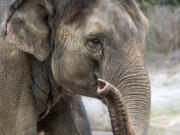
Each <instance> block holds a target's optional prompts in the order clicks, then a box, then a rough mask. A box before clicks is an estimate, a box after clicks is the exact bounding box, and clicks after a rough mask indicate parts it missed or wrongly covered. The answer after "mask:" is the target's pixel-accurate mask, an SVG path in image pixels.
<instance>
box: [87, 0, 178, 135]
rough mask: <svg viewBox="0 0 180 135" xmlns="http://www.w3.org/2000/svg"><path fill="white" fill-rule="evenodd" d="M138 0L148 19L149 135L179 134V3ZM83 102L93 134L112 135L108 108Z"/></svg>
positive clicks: (146, 55) (146, 52) (168, 0)
mask: <svg viewBox="0 0 180 135" xmlns="http://www.w3.org/2000/svg"><path fill="white" fill-rule="evenodd" d="M137 1H138V2H139V5H140V8H141V9H142V11H143V12H144V14H145V15H146V17H147V18H148V19H149V32H148V34H147V39H146V45H145V46H144V48H145V49H144V52H145V56H144V57H145V60H146V65H147V69H148V71H149V76H150V80H151V89H152V109H151V121H150V129H149V133H148V135H180V0H137ZM83 101H84V103H85V107H86V109H87V112H88V115H89V119H90V122H91V126H92V129H93V130H94V135H112V133H111V124H110V120H109V114H108V112H107V108H106V107H105V106H104V105H103V104H102V103H101V102H100V101H98V100H95V99H91V98H85V97H84V98H83ZM92 108H93V109H92Z"/></svg>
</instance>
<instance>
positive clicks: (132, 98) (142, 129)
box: [0, 0, 150, 135]
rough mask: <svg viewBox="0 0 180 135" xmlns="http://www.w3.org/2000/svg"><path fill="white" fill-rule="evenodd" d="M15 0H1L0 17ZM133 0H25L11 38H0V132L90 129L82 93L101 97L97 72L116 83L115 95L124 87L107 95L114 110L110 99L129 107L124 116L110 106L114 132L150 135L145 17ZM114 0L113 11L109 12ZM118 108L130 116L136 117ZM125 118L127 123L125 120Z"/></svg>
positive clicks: (70, 134)
mask: <svg viewBox="0 0 180 135" xmlns="http://www.w3.org/2000/svg"><path fill="white" fill-rule="evenodd" d="M9 2H10V0H9V1H7V0H1V1H0V7H3V8H1V9H0V21H1V22H3V16H4V14H5V12H6V10H5V9H6V8H4V7H6V6H7V4H8V3H9ZM121 2H122V3H121ZM134 2H135V1H134V0H128V1H127V3H126V2H124V1H123V0H122V1H121V0H117V3H116V2H112V0H105V1H104V2H103V0H100V1H99V2H98V1H96V0H62V1H59V0H53V1H51V0H39V1H37V0H25V1H22V3H21V4H20V5H19V6H18V7H17V10H16V11H15V12H14V14H13V15H12V16H10V18H9V20H8V23H7V34H6V36H5V37H4V36H3V35H1V36H0V135H12V134H13V135H36V134H38V133H40V132H42V131H43V132H45V134H49V135H59V134H60V135H79V134H80V135H91V129H90V125H89V122H88V118H87V114H86V111H85V109H84V106H83V104H82V101H81V97H80V96H79V95H84V96H89V97H95V98H100V97H98V92H97V89H98V87H99V84H100V83H98V80H97V79H98V78H102V79H104V80H106V81H107V82H109V83H110V84H112V85H113V86H112V87H110V88H109V89H116V92H115V93H117V91H119V92H120V93H119V94H117V97H118V98H115V99H114V98H113V97H114V96H112V95H113V94H110V95H109V94H108V96H107V98H106V96H105V95H103V96H102V97H103V98H102V100H103V101H104V102H105V103H106V104H107V105H108V107H109V108H113V107H111V106H110V104H111V103H112V104H116V102H118V103H117V104H118V105H119V104H120V101H122V102H123V103H122V109H124V108H125V110H126V111H125V112H127V113H126V115H127V116H126V115H125V114H124V113H120V112H121V111H120V112H118V111H117V110H116V109H114V110H113V109H110V110H109V112H110V117H111V120H112V126H113V132H114V134H115V135H117V134H120V135H128V134H130V135H144V134H146V132H147V127H148V123H149V112H150V88H149V79H148V75H147V72H146V68H145V66H144V60H143V48H142V46H143V43H144V38H145V27H146V26H145V25H146V19H145V17H144V16H143V14H142V13H141V11H140V10H139V9H138V6H137V5H136V3H134ZM123 3H126V4H128V5H129V7H126V4H125V5H123ZM117 4H119V5H121V6H122V7H124V8H119V7H116V6H115V5H117ZM113 6H115V7H116V8H115V10H111V8H112V7H113ZM121 6H120V7H121ZM104 7H105V8H107V10H105V8H104ZM131 7H132V8H131ZM1 11H2V12H1ZM117 11H118V12H119V11H122V14H117ZM125 11H127V12H125ZM105 12H106V15H107V16H110V15H112V17H115V18H111V19H112V20H113V21H110V22H108V21H106V19H108V18H107V16H103V15H102V14H104V13H105ZM97 16H98V17H97ZM121 19H122V20H125V21H124V22H123V21H122V22H121V21H120V20H121ZM81 20H82V21H81ZM105 22H106V23H107V24H106V23H105ZM108 23H109V24H108ZM111 24H112V25H111ZM96 31H97V32H96ZM94 32H96V33H98V36H97V37H95V35H96V34H94ZM109 32H111V36H109V35H108V34H109ZM89 33H90V34H89ZM99 33H100V34H99ZM119 33H120V34H121V35H119ZM86 35H88V36H87V37H86ZM105 35H108V36H107V38H105V37H106V36H105ZM100 39H103V41H101V40H100ZM102 42H103V43H102ZM117 43H118V44H119V43H120V44H121V45H120V46H119V45H117ZM83 44H85V45H84V46H83ZM102 44H103V45H104V48H103V47H102ZM106 44H108V45H106ZM87 45H88V46H87ZM105 45H106V46H105ZM102 48H103V49H102ZM117 51H118V52H119V53H117ZM112 65H113V66H112ZM110 86H111V85H110ZM102 88H104V87H102ZM110 91H111V93H113V92H114V91H113V90H110ZM77 94H78V95H77ZM106 94H107V93H106ZM119 95H120V96H119ZM104 96H105V98H104ZM119 97H121V98H120V99H119ZM111 98H113V99H114V100H111ZM116 100H119V101H116ZM106 101H107V102H106ZM110 101H113V102H110ZM118 105H117V106H115V107H114V108H117V107H118ZM120 108H121V107H120ZM113 111H115V112H116V111H117V112H116V113H114V112H113ZM113 113H114V114H115V115H117V114H118V115H119V116H121V115H122V116H123V117H125V118H124V119H126V118H127V117H128V119H130V122H129V121H128V120H127V121H123V120H122V119H121V120H119V118H118V117H115V116H114V115H112V114H113ZM113 117H114V118H116V119H117V121H118V122H119V123H118V122H114V120H113ZM115 121H116V120H115ZM126 122H127V123H128V124H129V126H127V127H126V126H125V127H124V128H123V127H121V126H120V125H127V123H126ZM117 123H118V124H117ZM116 126H117V127H120V128H121V130H120V131H119V130H118V131H117V130H116V129H117V127H116ZM124 129H125V130H127V131H128V132H130V131H131V130H132V132H130V133H126V132H125V130H124ZM120 132H121V133H120Z"/></svg>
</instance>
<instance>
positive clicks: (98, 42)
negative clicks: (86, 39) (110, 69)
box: [90, 38, 102, 46]
mask: <svg viewBox="0 0 180 135" xmlns="http://www.w3.org/2000/svg"><path fill="white" fill-rule="evenodd" d="M90 41H91V42H92V44H94V45H101V46H102V42H101V41H100V39H99V38H94V39H91V40H90Z"/></svg>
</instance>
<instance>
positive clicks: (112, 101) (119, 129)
mask: <svg viewBox="0 0 180 135" xmlns="http://www.w3.org/2000/svg"><path fill="white" fill-rule="evenodd" d="M98 84H99V85H98V90H97V94H98V96H99V97H101V98H102V99H103V100H104V101H105V103H106V104H107V106H108V110H109V115H110V118H111V123H112V129H113V133H114V135H135V132H134V131H133V128H132V124H131V120H130V116H129V114H128V110H127V108H126V106H125V103H124V100H123V97H122V95H121V93H120V91H119V90H118V89H117V88H116V87H114V86H112V85H111V84H109V83H108V82H106V81H104V80H102V79H98Z"/></svg>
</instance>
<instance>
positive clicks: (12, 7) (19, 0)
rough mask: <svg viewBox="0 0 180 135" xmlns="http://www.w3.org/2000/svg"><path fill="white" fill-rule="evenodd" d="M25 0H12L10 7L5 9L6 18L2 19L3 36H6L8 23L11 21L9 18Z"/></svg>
mask: <svg viewBox="0 0 180 135" xmlns="http://www.w3.org/2000/svg"><path fill="white" fill-rule="evenodd" d="M22 2H23V0H13V1H12V2H10V3H9V4H8V7H7V9H6V11H5V15H4V18H3V20H2V24H1V30H2V31H1V32H2V35H3V36H6V30H7V23H8V21H9V19H10V18H11V16H12V15H13V13H14V12H15V11H16V9H17V8H18V6H19V5H20V4H21V3H22Z"/></svg>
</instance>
